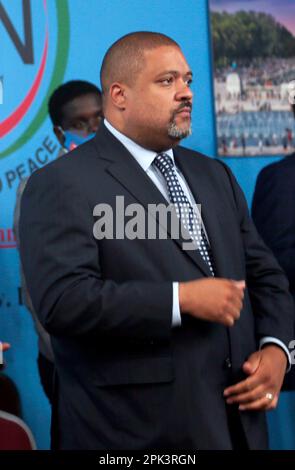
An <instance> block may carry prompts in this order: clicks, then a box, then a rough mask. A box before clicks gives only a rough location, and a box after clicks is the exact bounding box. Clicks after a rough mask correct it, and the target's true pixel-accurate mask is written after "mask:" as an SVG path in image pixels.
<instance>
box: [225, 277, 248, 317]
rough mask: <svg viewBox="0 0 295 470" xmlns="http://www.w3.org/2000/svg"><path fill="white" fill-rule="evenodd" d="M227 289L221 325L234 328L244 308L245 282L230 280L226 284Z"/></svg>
mask: <svg viewBox="0 0 295 470" xmlns="http://www.w3.org/2000/svg"><path fill="white" fill-rule="evenodd" d="M225 289H226V292H225V297H224V304H223V308H222V319H221V323H223V324H224V325H226V326H233V325H234V323H235V321H236V320H238V319H239V318H240V313H241V310H242V307H243V299H244V289H245V281H232V280H228V281H226V283H225Z"/></svg>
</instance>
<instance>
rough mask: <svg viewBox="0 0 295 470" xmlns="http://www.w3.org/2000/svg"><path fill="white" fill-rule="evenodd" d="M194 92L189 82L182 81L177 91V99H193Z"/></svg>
mask: <svg viewBox="0 0 295 470" xmlns="http://www.w3.org/2000/svg"><path fill="white" fill-rule="evenodd" d="M193 95H194V94H193V92H192V90H191V88H190V86H189V84H188V83H187V82H182V84H181V85H179V88H178V90H177V92H176V99H177V100H179V101H192V99H193Z"/></svg>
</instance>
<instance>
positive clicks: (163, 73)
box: [157, 70, 193, 78]
mask: <svg viewBox="0 0 295 470" xmlns="http://www.w3.org/2000/svg"><path fill="white" fill-rule="evenodd" d="M168 74H171V75H174V76H178V75H181V74H180V72H179V70H163V72H160V73H159V74H158V75H157V78H159V77H162V76H163V75H168ZM184 75H186V76H190V77H192V76H193V72H192V71H191V70H189V71H188V72H186V73H185V74H184Z"/></svg>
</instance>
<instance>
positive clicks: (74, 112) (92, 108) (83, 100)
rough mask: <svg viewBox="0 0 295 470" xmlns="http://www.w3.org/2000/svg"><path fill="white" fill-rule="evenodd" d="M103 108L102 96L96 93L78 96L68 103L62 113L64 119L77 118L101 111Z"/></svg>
mask: <svg viewBox="0 0 295 470" xmlns="http://www.w3.org/2000/svg"><path fill="white" fill-rule="evenodd" d="M101 107H102V105H101V99H100V96H98V95H96V94H95V93H88V94H87V95H82V96H77V97H76V98H74V99H73V100H71V101H69V102H68V103H66V104H65V105H64V106H63V108H62V111H63V116H64V118H75V117H77V116H81V115H89V114H91V113H93V112H96V111H98V110H101Z"/></svg>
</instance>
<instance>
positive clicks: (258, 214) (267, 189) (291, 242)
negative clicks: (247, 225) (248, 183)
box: [252, 168, 295, 292]
mask: <svg viewBox="0 0 295 470" xmlns="http://www.w3.org/2000/svg"><path fill="white" fill-rule="evenodd" d="M289 178H290V175H289V174H281V172H280V171H279V170H278V171H276V170H275V169H271V168H265V169H264V170H262V172H261V173H260V174H259V176H258V178H257V183H256V187H255V192H254V197H253V204H252V216H253V219H254V222H255V225H256V227H257V230H258V232H259V233H260V235H261V236H262V238H263V240H264V241H265V243H266V244H267V246H269V248H271V250H272V251H273V253H274V255H275V256H276V258H277V260H278V262H279V264H280V265H281V266H282V268H283V269H284V271H285V272H286V274H287V277H288V279H289V283H290V289H291V291H293V292H295V211H294V201H295V184H294V182H293V181H292V178H291V181H289Z"/></svg>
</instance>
